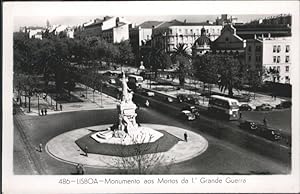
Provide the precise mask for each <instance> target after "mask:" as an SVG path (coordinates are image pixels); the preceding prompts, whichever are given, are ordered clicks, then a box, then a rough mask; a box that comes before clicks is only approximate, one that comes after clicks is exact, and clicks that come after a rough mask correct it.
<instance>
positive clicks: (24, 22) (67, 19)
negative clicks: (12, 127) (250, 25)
mask: <svg viewBox="0 0 300 194" xmlns="http://www.w3.org/2000/svg"><path fill="white" fill-rule="evenodd" d="M118 16H120V17H122V16H123V17H124V18H125V19H127V20H128V21H131V22H132V23H133V24H137V25H138V24H141V23H142V22H144V21H149V20H156V21H170V20H173V19H177V20H180V21H184V20H185V19H186V20H187V22H205V21H207V20H210V21H215V20H216V18H217V17H218V16H220V15H169V16H168V15H154V16H153V15H152V16H130V15H118ZM234 16H236V17H237V18H238V21H239V22H248V21H251V20H254V19H259V18H265V17H268V16H270V14H268V15H267V14H266V15H234ZM103 17H104V15H91V16H15V17H14V31H18V30H19V28H20V27H23V26H46V21H47V20H49V22H50V24H51V25H54V24H64V25H67V26H75V25H78V24H82V23H84V22H87V21H89V20H92V19H95V18H100V19H103Z"/></svg>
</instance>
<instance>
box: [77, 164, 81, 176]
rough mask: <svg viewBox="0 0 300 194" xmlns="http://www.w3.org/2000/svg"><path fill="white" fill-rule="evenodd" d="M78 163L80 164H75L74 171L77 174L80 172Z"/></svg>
mask: <svg viewBox="0 0 300 194" xmlns="http://www.w3.org/2000/svg"><path fill="white" fill-rule="evenodd" d="M80 165H81V164H79V163H78V164H77V165H76V173H77V174H80V173H81V172H80Z"/></svg>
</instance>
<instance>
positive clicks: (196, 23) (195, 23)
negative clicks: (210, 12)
mask: <svg viewBox="0 0 300 194" xmlns="http://www.w3.org/2000/svg"><path fill="white" fill-rule="evenodd" d="M170 26H217V24H211V23H208V22H185V21H184V22H182V21H178V20H172V21H169V22H164V23H163V24H161V25H160V26H158V27H157V28H168V27H170Z"/></svg>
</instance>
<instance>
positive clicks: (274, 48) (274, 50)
mask: <svg viewBox="0 0 300 194" xmlns="http://www.w3.org/2000/svg"><path fill="white" fill-rule="evenodd" d="M273 53H276V45H274V46H273Z"/></svg>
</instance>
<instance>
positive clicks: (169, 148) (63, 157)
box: [46, 124, 208, 168]
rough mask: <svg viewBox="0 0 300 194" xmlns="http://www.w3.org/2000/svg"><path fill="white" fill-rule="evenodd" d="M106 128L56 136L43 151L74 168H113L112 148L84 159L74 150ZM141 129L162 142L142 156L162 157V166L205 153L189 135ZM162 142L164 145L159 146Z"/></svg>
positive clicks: (202, 144)
mask: <svg viewBox="0 0 300 194" xmlns="http://www.w3.org/2000/svg"><path fill="white" fill-rule="evenodd" d="M109 126H110V125H100V126H92V127H87V128H80V129H75V130H72V131H69V132H66V133H63V134H60V135H58V136H56V137H54V138H53V139H51V140H50V141H49V142H48V143H47V144H46V151H47V152H48V154H49V155H51V156H52V157H54V158H55V159H57V160H59V161H62V162H66V163H69V164H74V165H76V164H78V163H81V164H83V165H85V166H88V167H93V168H117V167H116V166H115V165H114V163H115V162H116V161H117V160H120V159H121V158H122V157H123V156H112V155H108V154H111V153H112V152H115V151H116V150H115V149H111V148H112V147H111V146H112V144H111V145H106V146H107V147H106V148H105V150H107V152H106V153H105V154H99V153H90V151H88V152H89V153H88V156H86V155H85V152H84V151H83V150H82V149H81V148H80V147H79V146H78V144H77V143H78V142H77V143H76V141H77V140H79V139H81V138H84V137H86V138H90V141H88V142H93V141H94V140H93V139H92V138H91V137H90V135H91V134H92V133H94V132H95V131H97V130H99V129H104V128H107V127H109ZM142 126H143V127H150V128H152V129H155V130H158V131H160V132H162V133H163V134H164V137H165V139H162V141H157V144H153V150H154V151H152V152H151V153H145V155H149V156H150V155H153V154H160V155H161V156H162V157H161V161H160V163H161V164H162V165H169V164H174V163H179V162H183V161H187V160H190V159H192V158H194V157H196V156H199V155H200V154H202V153H203V152H205V150H206V149H207V147H208V142H207V140H206V139H205V138H204V137H202V136H201V135H199V134H196V133H194V132H192V131H188V130H185V129H182V128H179V127H174V126H167V125H157V124H142ZM184 132H187V134H188V141H187V142H186V141H184V138H183V134H184ZM94 142H96V141H94ZM162 142H163V143H164V144H162ZM158 143H159V144H158ZM160 144H161V146H160ZM90 146H91V145H90ZM90 149H91V148H89V150H90ZM124 157H128V156H124Z"/></svg>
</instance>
